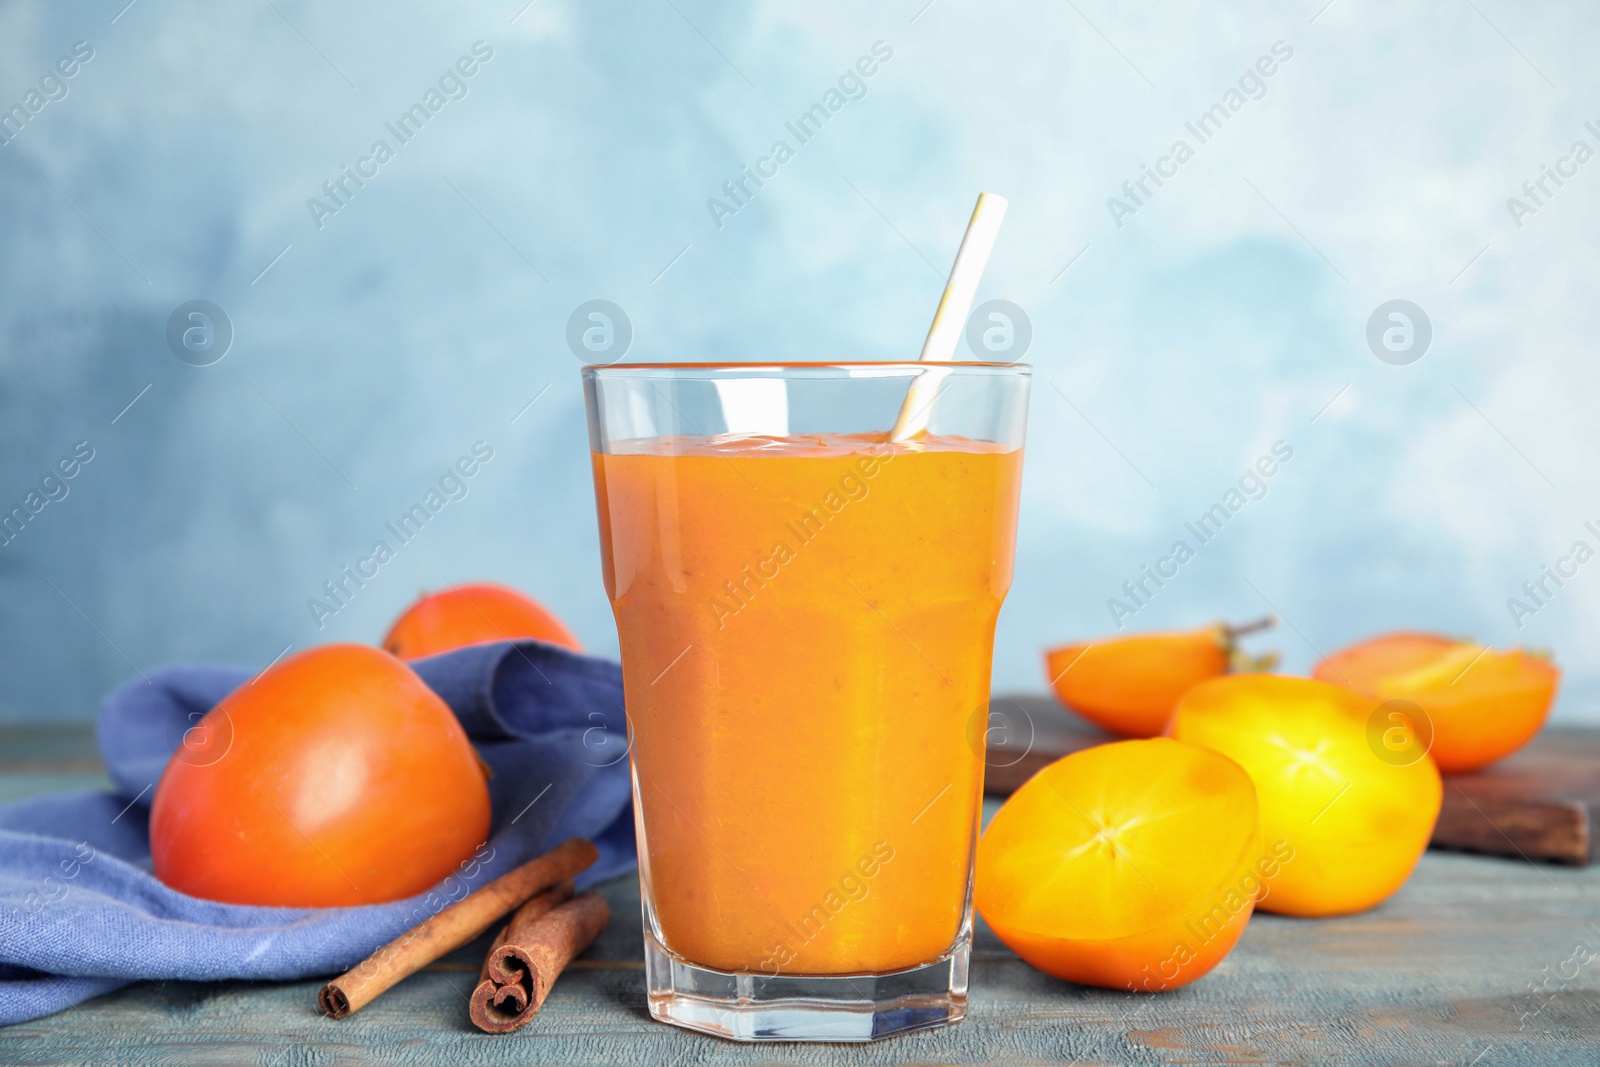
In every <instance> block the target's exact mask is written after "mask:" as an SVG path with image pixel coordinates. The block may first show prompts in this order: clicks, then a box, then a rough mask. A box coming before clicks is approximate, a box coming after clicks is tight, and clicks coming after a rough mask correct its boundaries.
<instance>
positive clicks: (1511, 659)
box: [1312, 633, 1561, 774]
mask: <svg viewBox="0 0 1600 1067" xmlns="http://www.w3.org/2000/svg"><path fill="white" fill-rule="evenodd" d="M1312 673H1313V676H1314V677H1317V678H1320V679H1322V680H1323V681H1326V682H1335V683H1339V684H1342V685H1348V686H1350V687H1351V688H1353V689H1356V690H1358V691H1359V692H1362V693H1365V694H1367V695H1368V696H1370V697H1373V698H1374V699H1376V700H1379V701H1384V702H1388V701H1394V702H1396V703H1395V706H1396V707H1399V708H1404V707H1405V705H1404V704H1403V703H1400V702H1409V703H1411V704H1414V705H1416V707H1417V708H1418V709H1420V710H1421V712H1422V714H1424V715H1425V716H1427V720H1428V723H1429V725H1430V726H1431V728H1432V736H1433V747H1432V750H1431V751H1432V755H1433V758H1434V761H1435V762H1436V763H1437V764H1438V765H1439V769H1440V770H1441V771H1443V772H1445V773H1446V774H1459V773H1462V772H1466V771H1475V770H1478V769H1479V768H1480V767H1484V766H1486V765H1488V764H1490V763H1493V762H1494V761H1495V760H1498V759H1501V758H1503V757H1505V756H1508V755H1510V754H1511V753H1513V752H1515V751H1516V750H1517V749H1519V748H1521V747H1522V746H1523V745H1525V744H1527V743H1528V741H1529V740H1531V739H1532V737H1533V735H1534V734H1536V733H1538V732H1539V728H1540V727H1542V726H1543V725H1544V722H1545V719H1546V718H1548V717H1549V715H1550V705H1551V704H1552V703H1553V702H1554V701H1555V695H1556V686H1557V684H1558V683H1559V681H1560V679H1561V672H1560V670H1559V669H1558V668H1557V667H1556V666H1555V664H1553V663H1551V662H1550V661H1549V660H1547V659H1543V658H1541V657H1539V656H1537V655H1534V654H1532V653H1530V652H1526V651H1523V650H1521V649H1512V650H1510V651H1506V652H1497V651H1494V650H1492V649H1488V648H1486V647H1485V646H1483V645H1479V644H1477V643H1475V642H1472V641H1458V640H1454V639H1452V638H1448V637H1440V636H1438V635H1435V634H1422V633H1395V634H1385V635H1383V636H1381V637H1374V638H1372V639H1371V640H1368V641H1362V642H1361V643H1359V644H1356V645H1352V646H1350V647H1349V648H1346V649H1342V650H1341V651H1338V652H1335V653H1334V654H1333V655H1331V656H1329V657H1328V658H1327V659H1324V660H1323V661H1322V662H1321V663H1318V664H1317V666H1316V669H1315V670H1314V671H1313V672H1312Z"/></svg>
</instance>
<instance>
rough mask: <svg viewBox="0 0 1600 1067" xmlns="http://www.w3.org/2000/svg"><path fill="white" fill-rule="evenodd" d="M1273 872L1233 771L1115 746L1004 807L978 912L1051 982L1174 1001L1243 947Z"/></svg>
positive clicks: (1201, 755) (1057, 769)
mask: <svg viewBox="0 0 1600 1067" xmlns="http://www.w3.org/2000/svg"><path fill="white" fill-rule="evenodd" d="M1267 862H1270V861H1267V860H1265V859H1264V857H1262V855H1261V850H1260V838H1259V834H1258V829H1257V809H1256V794H1255V787H1254V786H1253V785H1252V784H1251V782H1250V777H1249V776H1248V775H1247V774H1246V773H1245V772H1244V771H1243V770H1242V769H1241V768H1240V767H1239V766H1238V764H1236V763H1234V762H1233V761H1232V760H1230V759H1228V758H1226V757H1225V756H1221V755H1219V754H1217V753H1215V752H1211V751H1208V750H1206V749H1203V748H1201V747H1199V746H1197V745H1190V744H1186V743H1184V742H1181V741H1173V740H1170V739H1168V738H1153V739H1151V740H1147V741H1118V742H1114V743H1112V744H1107V745H1100V746H1098V747H1095V748H1090V749H1085V750H1084V751H1082V752H1076V753H1073V754H1072V755H1070V756H1066V757H1064V758H1062V759H1059V760H1057V761H1056V762H1054V763H1052V764H1050V765H1049V766H1048V767H1046V768H1044V769H1043V770H1041V771H1040V772H1039V773H1038V774H1036V775H1034V776H1033V777H1032V778H1031V779H1029V780H1028V781H1027V783H1026V784H1024V785H1023V786H1022V788H1021V789H1019V790H1017V791H1016V792H1015V793H1013V794H1012V795H1011V797H1010V799H1008V800H1007V801H1006V803H1005V806H1004V807H1002V808H1001V809H1000V811H999V812H998V813H997V814H996V815H995V817H994V820H993V821H992V822H990V824H989V827H988V829H987V830H985V831H984V834H983V839H982V840H981V841H980V842H979V844H978V870H977V891H976V902H977V907H978V910H979V912H980V913H982V915H983V918H984V920H985V921H986V922H988V924H989V926H990V927H991V928H992V929H993V930H994V932H995V933H996V934H997V935H998V936H999V937H1000V940H1002V941H1004V942H1005V943H1006V944H1007V945H1008V946H1009V947H1010V948H1011V949H1012V951H1014V952H1016V954H1017V955H1019V956H1021V957H1022V958H1023V959H1024V960H1026V961H1027V962H1028V963H1030V964H1032V965H1033V966H1035V967H1037V968H1039V969H1040V970H1041V971H1044V972H1046V973H1047V974H1052V975H1055V976H1056V977H1057V978H1064V979H1067V980H1068V981H1072V982H1078V983H1081V984H1084V985H1097V986H1106V987H1108V988H1112V989H1133V990H1139V991H1150V992H1154V991H1157V990H1163V989H1176V988H1177V987H1179V986H1182V985H1187V984H1188V983H1190V982H1192V981H1194V980H1195V979H1197V978H1199V977H1201V976H1202V975H1204V974H1205V973H1206V972H1208V971H1210V970H1211V969H1212V968H1213V967H1215V966H1216V965H1217V963H1218V962H1219V961H1221V959H1222V958H1223V957H1224V956H1226V955H1227V954H1228V952H1229V951H1230V950H1231V949H1232V948H1233V946H1234V944H1235V943H1236V942H1237V941H1238V940H1239V936H1240V934H1242V933H1243V932H1244V928H1245V924H1246V923H1247V922H1249V920H1250V914H1251V911H1252V909H1253V907H1254V904H1255V899H1256V894H1257V892H1258V890H1259V888H1260V885H1261V879H1262V876H1263V873H1262V871H1261V870H1260V869H1258V865H1262V864H1264V863H1267Z"/></svg>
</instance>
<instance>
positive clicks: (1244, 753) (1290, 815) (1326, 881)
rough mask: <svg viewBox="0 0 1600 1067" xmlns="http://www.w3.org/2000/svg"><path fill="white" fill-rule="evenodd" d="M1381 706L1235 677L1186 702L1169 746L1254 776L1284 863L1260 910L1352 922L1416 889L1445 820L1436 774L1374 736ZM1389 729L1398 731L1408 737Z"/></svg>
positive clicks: (1316, 686) (1349, 695)
mask: <svg viewBox="0 0 1600 1067" xmlns="http://www.w3.org/2000/svg"><path fill="white" fill-rule="evenodd" d="M1375 713H1380V714H1381V710H1380V709H1379V708H1378V706H1377V703H1376V702H1375V701H1374V700H1372V699H1371V698H1369V697H1366V696H1363V695H1362V694H1360V693H1357V692H1355V691H1354V690H1352V689H1347V688H1345V687H1343V686H1337V685H1332V684H1329V683H1327V682H1320V681H1316V680H1314V679H1310V678H1291V677H1285V676H1282V675H1274V674H1234V675H1228V676H1227V677H1223V678H1215V679H1212V680H1211V681H1209V682H1202V683H1201V684H1199V685H1197V686H1195V687H1194V688H1193V689H1191V690H1189V692H1188V693H1187V694H1185V695H1184V697H1183V699H1182V700H1180V701H1179V702H1178V709H1177V711H1176V712H1175V713H1174V714H1173V717H1172V736H1173V737H1175V738H1178V739H1179V740H1183V741H1190V742H1193V743H1194V744H1197V745H1204V746H1205V747H1207V748H1210V749H1214V750H1216V751H1218V752H1220V753H1222V754H1223V755H1225V756H1228V757H1230V758H1231V759H1233V760H1235V761H1236V762H1238V764H1239V765H1240V766H1242V767H1243V768H1244V769H1245V770H1246V771H1248V772H1249V773H1250V777H1251V779H1253V780H1254V782H1255V786H1256V792H1257V794H1258V796H1259V797H1260V800H1261V837H1262V841H1263V843H1264V846H1265V848H1266V850H1267V851H1268V852H1272V851H1273V850H1280V851H1283V852H1285V853H1286V854H1287V858H1286V859H1284V861H1283V862H1282V864H1281V865H1280V867H1279V869H1278V870H1277V871H1276V872H1275V873H1274V874H1272V875H1271V876H1270V877H1268V878H1267V879H1266V882H1265V885H1264V887H1263V896H1262V899H1261V903H1260V907H1261V908H1262V909H1263V910H1265V911H1275V912H1280V913H1282V914H1285V915H1304V916H1320V915H1345V914H1350V913H1352V912H1358V911H1365V910H1366V909H1368V908H1371V907H1373V906H1375V905H1377V904H1379V903H1381V902H1382V901H1384V900H1386V899H1388V897H1389V896H1390V895H1392V894H1393V893H1394V892H1395V891H1396V890H1398V889H1399V888H1400V886H1401V885H1403V884H1404V883H1405V881H1406V879H1407V878H1409V877H1410V875H1411V871H1412V870H1413V869H1414V868H1415V867H1416V865H1417V861H1418V860H1419V859H1420V858H1421V857H1422V853H1423V851H1424V850H1425V849H1426V848H1427V847H1428V839H1429V838H1430V837H1431V836H1432V834H1433V825H1434V822H1435V821H1436V820H1437V819H1438V817H1439V804H1440V800H1441V799H1442V795H1443V791H1442V788H1441V783H1440V779H1439V771H1438V768H1437V767H1435V766H1434V763H1433V760H1432V759H1430V758H1429V757H1428V756H1427V755H1426V754H1425V753H1424V752H1423V751H1421V749H1420V747H1417V746H1412V750H1411V752H1410V754H1409V755H1407V754H1405V751H1404V749H1405V746H1401V753H1400V755H1399V757H1398V758H1397V757H1396V755H1395V754H1394V753H1393V752H1391V751H1389V750H1388V749H1385V748H1382V747H1380V745H1379V742H1378V741H1377V740H1375V735H1374V733H1373V731H1372V729H1371V726H1372V720H1373V716H1374V714H1375ZM1383 725H1384V726H1385V727H1387V728H1388V729H1391V730H1400V729H1405V727H1404V726H1390V725H1389V723H1388V721H1387V720H1385V721H1384V723H1383Z"/></svg>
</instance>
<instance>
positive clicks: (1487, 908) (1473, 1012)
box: [0, 778, 1600, 1067]
mask: <svg viewBox="0 0 1600 1067" xmlns="http://www.w3.org/2000/svg"><path fill="white" fill-rule="evenodd" d="M4 781H6V779H3V778H0V782H4ZM41 781H42V780H41V779H38V778H35V779H32V784H34V785H36V786H37V785H39V784H41ZM52 781H56V782H59V781H60V779H53V780H52ZM993 808H994V803H993V802H991V803H990V805H989V809H990V810H991V811H992V810H993ZM603 891H604V893H605V895H606V896H607V898H608V900H609V901H610V903H611V904H612V907H613V913H614V919H613V921H612V925H611V928H610V929H608V930H607V931H606V933H605V934H604V935H603V936H602V937H601V939H600V940H599V941H598V942H597V943H596V944H595V946H594V947H593V948H591V949H590V951H589V952H588V953H586V954H585V956H584V957H583V958H582V959H580V960H579V961H577V962H576V964H575V966H574V967H573V968H572V969H571V970H570V971H569V972H568V973H567V974H566V975H565V976H563V978H562V979H561V981H560V982H559V983H558V984H557V986H556V989H555V992H554V993H553V994H552V996H551V999H550V1002H549V1004H548V1005H547V1006H546V1008H545V1010H544V1011H543V1013H542V1014H541V1015H540V1016H539V1018H538V1019H537V1020H535V1022H534V1023H533V1024H532V1025H530V1026H529V1027H528V1028H527V1029H526V1030H524V1031H521V1032H519V1033H517V1034H511V1035H506V1036H500V1037H496V1036H490V1035H486V1034H481V1033H479V1032H477V1031H476V1030H475V1029H473V1028H472V1027H471V1025H470V1023H469V1022H468V1021H467V1015H466V996H467V993H468V991H469V990H470V988H471V983H472V981H473V979H474V978H475V977H476V975H477V970H478V967H479V964H480V963H481V961H482V954H483V953H484V952H485V951H486V949H487V943H488V942H487V938H484V939H480V941H479V942H478V943H476V944H474V945H471V946H468V947H467V948H464V949H462V950H461V951H459V952H456V953H454V954H452V955H451V956H450V957H447V958H446V959H445V960H443V961H441V962H440V964H438V965H436V966H435V967H433V968H431V969H429V970H428V971H425V972H424V973H422V974H419V975H417V976H415V977H413V978H411V979H409V980H407V981H406V982H404V983H402V984H401V985H400V986H399V987H398V988H396V989H394V990H392V991H391V992H389V993H388V994H386V995H385V996H383V997H381V998H380V999H379V1000H378V1001H376V1002H375V1003H373V1004H372V1005H370V1006H368V1007H367V1008H366V1009H364V1010H363V1011H361V1012H360V1013H358V1014H357V1015H355V1016H354V1017H352V1018H350V1019H347V1020H344V1021H342V1022H333V1021H331V1020H329V1019H326V1018H324V1017H322V1016H321V1015H320V1014H319V1013H318V1012H317V1009H316V991H317V989H318V988H319V986H320V984H321V983H320V981H318V980H308V981H304V982H291V983H282V984H268V983H246V982H226V983H213V984H201V983H191V982H169V983H148V984H144V985H140V986H135V987H131V988H129V989H126V990H123V991H120V992H117V993H113V994H111V995H109V996H105V997H101V998H98V999H97V1000H95V1001H92V1002H90V1003H89V1004H86V1005H83V1006H82V1007H79V1008H76V1009H73V1010H71V1011H67V1012H63V1013H61V1014H59V1015H56V1016H53V1017H51V1018H47V1019H40V1020H36V1021H34V1022H31V1023H24V1024H21V1025H18V1026H14V1027H10V1028H8V1029H4V1030H0V1063H8V1064H9V1063H16V1064H55V1063H96V1064H101V1063H107V1064H113V1063H114V1064H130V1065H146V1064H156V1063H180V1064H191V1063H192V1064H200V1063H240V1064H297V1065H317V1064H334V1063H339V1064H433V1063H448V1064H468V1065H476V1064H484V1065H489V1064H513V1063H515V1064H535V1063H561V1064H589V1063H596V1064H599V1063H607V1064H625V1065H632V1064H639V1065H644V1064H659V1063H695V1064H707V1065H719V1064H727V1065H734V1064H754V1063H781V1064H821V1063H829V1062H840V1061H848V1062H851V1063H859V1064H907V1063H995V1064H1035V1063H1049V1062H1072V1061H1075V1060H1076V1061H1079V1062H1088V1063H1095V1062H1107V1063H1141V1064H1146V1063H1148V1064H1155V1063H1311V1062H1318V1063H1349V1064H1355V1063H1406V1064H1411V1063H1443V1064H1462V1065H1465V1064H1475V1065H1476V1067H1497V1065H1502V1064H1513V1063H1527V1064H1556V1065H1565V1064H1574V1065H1575V1064H1593V1063H1596V1062H1600V925H1597V924H1600V868H1565V867H1550V866H1544V865H1538V866H1536V865H1533V864H1529V863H1524V862H1522V861H1506V860H1504V859H1485V858H1481V857H1475V856H1471V855H1464V854H1453V853H1443V852H1435V853H1429V854H1428V855H1426V856H1425V857H1423V860H1422V864H1421V866H1420V867H1419V869H1418V871H1417V873H1416V875H1415V876H1414V877H1413V878H1412V880H1411V881H1410V882H1409V883H1408V884H1407V885H1406V887H1405V888H1404V889H1403V890H1402V891H1401V892H1400V894H1399V895H1398V896H1396V897H1395V898H1394V899H1393V900H1391V901H1389V902H1388V903H1386V904H1385V905H1383V906H1382V907H1380V908H1378V909H1376V910H1375V911H1372V912H1369V913H1367V914H1365V915H1358V916H1351V917H1349V918H1343V919H1331V920H1320V921H1307V920H1294V919H1284V918H1279V917H1276V916H1271V915H1258V916H1257V917H1256V918H1254V919H1252V920H1251V923H1250V926H1249V928H1248V929H1247V930H1246V932H1245V935H1244V938H1243V940H1242V941H1241V942H1240V944H1239V947H1238V948H1237V949H1236V950H1235V951H1234V952H1233V954H1232V955H1230V956H1229V957H1228V958H1227V959H1226V960H1225V961H1223V963H1222V964H1221V966H1219V967H1218V969H1217V970H1216V971H1215V972H1213V973H1212V974H1211V975H1209V976H1208V977H1206V978H1205V979H1203V980H1202V981H1200V982H1199V983H1197V984H1196V985H1194V986H1191V987H1189V988H1187V989H1183V990H1179V991H1177V992H1175V993H1167V994H1161V995H1156V996H1138V995H1134V994H1127V993H1117V992H1111V991H1105V990H1092V989H1085V988H1081V987H1076V986H1072V985H1068V984H1066V983H1063V982H1059V981H1056V980H1055V979H1052V978H1049V977H1047V976H1045V975H1043V974H1040V973H1039V972H1037V971H1034V970H1032V969H1031V968H1029V967H1027V966H1026V965H1025V964H1023V963H1022V962H1021V961H1019V960H1017V959H1016V957H1014V956H1013V955H1012V954H1011V953H1010V952H1009V951H1008V950H1007V949H1006V948H1005V947H1004V946H1003V945H1002V944H1000V943H999V941H997V940H996V939H995V938H994V937H993V936H992V935H991V934H989V933H988V932H987V931H986V930H985V931H980V934H979V940H978V948H977V953H976V959H975V961H974V965H973V969H972V1005H971V1014H970V1015H969V1017H968V1019H967V1021H966V1022H965V1023H963V1024H961V1025H960V1026H957V1027H954V1028H950V1029H947V1030H942V1031H934V1032H929V1033H923V1034H914V1035H909V1036H907V1037H903V1038H898V1039H894V1040H891V1041H888V1042H885V1043H882V1044H878V1045H872V1046H865V1047H860V1046H856V1047H851V1048H843V1047H840V1046H798V1045H777V1046H771V1045H769V1046H761V1047H750V1046H741V1045H736V1044H732V1043H728V1042H722V1041H718V1040H715V1039H713V1038H707V1037H702V1036H699V1035H694V1034H689V1033H685V1032H682V1031H677V1030H673V1029H671V1028H668V1027H665V1026H661V1025H659V1024H657V1023H654V1022H652V1021H651V1020H650V1019H649V1017H648V1015H647V1014H646V1013H645V1009H644V976H643V971H642V962H641V952H640V940H641V926H640V919H639V907H638V887H637V883H636V881H635V880H634V879H632V878H622V879H617V880H615V881H613V882H611V883H609V884H608V885H606V886H605V887H603ZM1579 946H1581V947H1582V949H1583V950H1584V952H1585V953H1593V954H1594V955H1595V957H1596V958H1595V959H1594V960H1593V962H1589V963H1583V962H1582V960H1583V955H1584V953H1579V954H1578V955H1574V949H1575V947H1579Z"/></svg>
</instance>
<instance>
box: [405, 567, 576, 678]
mask: <svg viewBox="0 0 1600 1067" xmlns="http://www.w3.org/2000/svg"><path fill="white" fill-rule="evenodd" d="M528 638H532V639H534V640H536V641H545V642H548V643H550V644H552V645H560V646H562V647H563V648H570V649H571V650H572V651H574V652H582V651H583V646H582V645H580V644H579V643H578V639H577V638H576V637H574V636H572V631H570V630H568V629H567V628H566V626H564V625H563V624H562V622H561V620H560V619H558V618H556V617H555V615H554V614H552V613H551V612H550V611H549V610H548V609H547V608H545V607H544V605H542V604H540V603H539V602H538V601H536V600H534V599H533V598H531V597H528V596H524V595H523V594H521V593H519V592H517V591H516V590H515V589H507V588H506V587H505V586H503V585H494V584H492V583H489V582H477V583H473V584H471V585H458V586H454V587H452V588H450V589H445V590H442V591H440V592H437V593H425V594H423V595H422V597H421V598H419V599H418V600H417V601H416V603H414V604H412V605H411V606H410V607H409V608H407V609H406V610H405V611H404V612H403V613H402V614H401V616H400V617H399V618H398V619H396V620H395V623H394V625H393V626H392V627H390V628H389V633H388V635H387V636H385V637H384V639H383V647H384V648H385V649H386V650H388V651H389V652H392V653H393V654H394V655H396V656H399V657H400V658H401V659H423V658H425V657H427V656H437V655H438V654H439V653H441V652H450V651H453V650H454V649H458V648H465V647H466V646H468V645H480V644H486V643H489V642H492V641H521V640H525V639H528Z"/></svg>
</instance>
